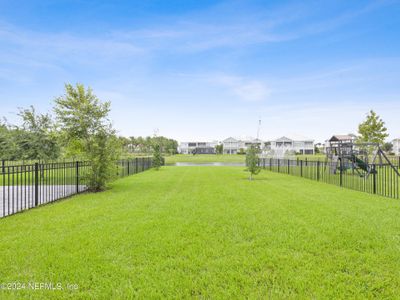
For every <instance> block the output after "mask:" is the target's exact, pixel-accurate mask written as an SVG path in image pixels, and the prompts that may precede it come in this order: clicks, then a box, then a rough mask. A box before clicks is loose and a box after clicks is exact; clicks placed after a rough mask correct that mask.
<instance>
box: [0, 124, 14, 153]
mask: <svg viewBox="0 0 400 300" xmlns="http://www.w3.org/2000/svg"><path fill="white" fill-rule="evenodd" d="M3 159H4V160H14V159H17V147H16V145H15V138H14V131H13V130H11V129H10V128H9V126H7V125H6V124H5V123H0V160H3Z"/></svg>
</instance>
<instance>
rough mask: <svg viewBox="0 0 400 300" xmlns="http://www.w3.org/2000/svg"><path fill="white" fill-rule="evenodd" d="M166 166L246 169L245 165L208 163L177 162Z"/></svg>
mask: <svg viewBox="0 0 400 300" xmlns="http://www.w3.org/2000/svg"><path fill="white" fill-rule="evenodd" d="M166 165H167V166H174V167H244V166H245V164H244V163H233V162H207V163H192V162H176V163H171V164H166Z"/></svg>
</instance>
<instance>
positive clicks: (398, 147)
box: [392, 138, 400, 155]
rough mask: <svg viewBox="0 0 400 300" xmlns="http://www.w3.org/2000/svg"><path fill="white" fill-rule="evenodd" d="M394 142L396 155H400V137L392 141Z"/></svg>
mask: <svg viewBox="0 0 400 300" xmlns="http://www.w3.org/2000/svg"><path fill="white" fill-rule="evenodd" d="M392 144H393V152H394V154H395V155H400V138H399V139H394V140H393V141H392Z"/></svg>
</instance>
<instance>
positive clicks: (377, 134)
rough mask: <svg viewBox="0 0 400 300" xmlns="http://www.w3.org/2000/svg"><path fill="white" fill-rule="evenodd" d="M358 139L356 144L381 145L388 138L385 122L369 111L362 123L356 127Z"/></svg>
mask: <svg viewBox="0 0 400 300" xmlns="http://www.w3.org/2000/svg"><path fill="white" fill-rule="evenodd" d="M358 133H359V135H360V136H359V138H358V140H357V141H358V142H362V143H377V144H379V145H383V143H384V141H385V139H386V138H387V137H388V136H389V134H388V133H387V128H386V127H385V122H383V120H382V119H381V118H380V117H379V116H378V115H377V114H376V113H375V112H374V111H373V110H371V111H370V112H369V113H368V114H367V118H366V119H365V121H364V122H362V123H361V124H360V125H358Z"/></svg>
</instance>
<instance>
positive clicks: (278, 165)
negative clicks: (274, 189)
mask: <svg viewBox="0 0 400 300" xmlns="http://www.w3.org/2000/svg"><path fill="white" fill-rule="evenodd" d="M280 161H281V160H280V159H279V158H278V173H279V169H280V168H279V166H280V164H281V163H280Z"/></svg>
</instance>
